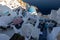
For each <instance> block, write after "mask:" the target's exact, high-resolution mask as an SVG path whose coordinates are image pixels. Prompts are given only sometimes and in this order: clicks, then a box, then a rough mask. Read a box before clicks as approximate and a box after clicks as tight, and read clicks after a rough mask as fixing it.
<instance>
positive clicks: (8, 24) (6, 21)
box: [0, 0, 60, 40]
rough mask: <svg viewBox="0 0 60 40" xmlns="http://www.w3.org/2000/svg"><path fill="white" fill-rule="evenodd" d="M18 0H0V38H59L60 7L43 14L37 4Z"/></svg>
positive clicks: (21, 39) (15, 39) (6, 39)
mask: <svg viewBox="0 0 60 40" xmlns="http://www.w3.org/2000/svg"><path fill="white" fill-rule="evenodd" d="M18 1H19V2H21V4H20V3H19V2H18ZM18 1H17V0H12V1H11V0H9V1H8V0H6V1H5V0H3V1H2V0H1V1H0V40H59V38H60V36H59V35H60V34H59V33H60V29H59V28H60V27H59V26H60V19H59V16H60V15H59V13H60V9H59V10H52V11H51V14H49V15H43V14H42V13H41V12H38V8H36V7H35V6H31V5H29V4H28V3H25V2H23V1H22V0H18ZM10 2H11V4H10ZM12 2H13V3H12ZM25 4H26V5H25ZM24 5H25V6H24ZM52 35H53V36H52Z"/></svg>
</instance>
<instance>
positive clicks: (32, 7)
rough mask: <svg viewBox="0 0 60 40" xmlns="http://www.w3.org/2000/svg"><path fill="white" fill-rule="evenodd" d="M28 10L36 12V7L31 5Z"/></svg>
mask: <svg viewBox="0 0 60 40" xmlns="http://www.w3.org/2000/svg"><path fill="white" fill-rule="evenodd" d="M28 12H31V13H33V12H36V9H35V7H34V6H31V7H30V8H29V9H28Z"/></svg>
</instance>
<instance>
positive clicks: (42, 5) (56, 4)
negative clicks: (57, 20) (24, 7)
mask: <svg viewBox="0 0 60 40" xmlns="http://www.w3.org/2000/svg"><path fill="white" fill-rule="evenodd" d="M23 1H24V2H27V3H29V4H30V5H34V6H37V7H38V8H39V11H40V12H42V14H45V15H47V14H50V12H51V10H52V9H54V10H58V8H60V0H23Z"/></svg>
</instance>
